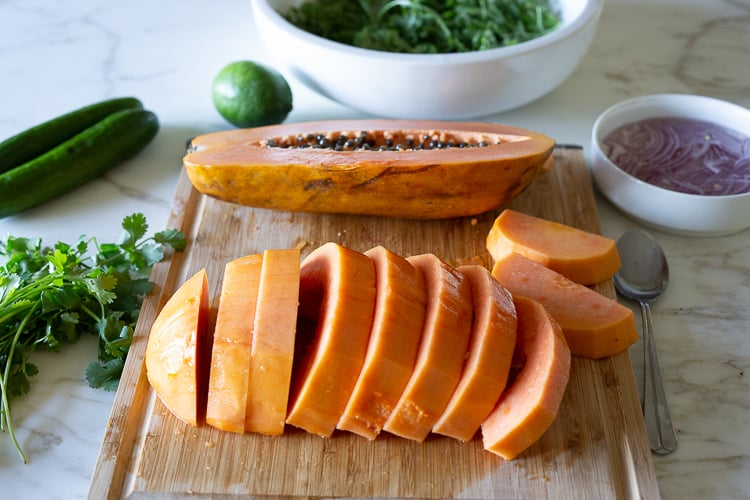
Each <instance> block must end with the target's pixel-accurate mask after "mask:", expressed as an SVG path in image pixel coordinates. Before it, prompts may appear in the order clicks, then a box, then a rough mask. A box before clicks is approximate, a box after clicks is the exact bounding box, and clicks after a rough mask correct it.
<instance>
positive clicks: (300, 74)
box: [251, 0, 604, 120]
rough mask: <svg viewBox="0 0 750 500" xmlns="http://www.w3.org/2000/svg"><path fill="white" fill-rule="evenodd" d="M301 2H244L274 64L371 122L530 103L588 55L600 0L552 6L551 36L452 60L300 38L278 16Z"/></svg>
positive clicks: (562, 0)
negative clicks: (555, 9)
mask: <svg viewBox="0 0 750 500" xmlns="http://www.w3.org/2000/svg"><path fill="white" fill-rule="evenodd" d="M300 3H301V0H251V5H252V8H253V17H254V19H255V22H256V26H257V30H258V33H259V35H260V38H261V40H262V41H263V42H264V44H265V46H266V48H267V49H268V50H269V51H270V52H271V54H272V55H273V56H274V57H275V60H276V61H277V62H278V64H279V65H280V66H281V67H283V68H284V69H286V71H288V72H289V73H290V74H291V75H293V76H294V77H296V78H297V79H298V80H300V81H301V82H303V83H304V84H306V85H307V86H308V87H310V88H312V89H314V90H315V91H317V92H319V93H320V94H323V95H325V96H327V97H329V98H330V99H333V100H335V101H338V102H340V103H343V104H346V105H348V106H350V107H352V108H354V109H358V110H360V111H364V112H367V113H371V114H374V115H378V116H386V117H391V118H407V119H441V120H459V119H465V118H471V117H478V116H485V115H489V114H493V113H498V112H501V111H505V110H508V109H512V108H516V107H518V106H521V105H524V104H526V103H529V102H531V101H533V100H535V99H538V98H540V97H542V96H543V95H545V94H547V93H549V92H550V91H552V90H553V89H555V88H556V87H558V86H559V85H560V84H561V83H562V82H563V81H565V80H566V79H567V78H568V77H569V76H570V75H571V73H572V72H573V70H574V69H575V68H576V67H577V66H578V64H579V63H580V62H581V60H582V59H583V56H584V55H585V54H586V52H587V51H588V48H589V46H590V44H591V40H592V38H593V37H594V33H595V31H596V26H597V24H598V21H599V17H600V14H601V11H602V8H603V6H604V0H558V2H557V3H558V5H559V11H560V13H561V17H562V21H561V24H560V26H558V27H557V28H556V29H555V30H554V31H552V32H550V33H548V34H546V35H544V36H541V37H539V38H536V39H533V40H529V41H527V42H523V43H520V44H518V45H514V46H509V47H501V48H497V49H491V50H486V51H477V52H467V53H456V54H397V53H391V52H382V51H375V50H368V49H361V48H358V47H352V46H349V45H345V44H342V43H337V42H333V41H330V40H326V39H324V38H322V37H319V36H315V35H312V34H310V33H307V32H305V31H303V30H301V29H299V28H297V27H295V26H294V25H292V24H291V23H289V22H288V21H286V20H285V19H284V18H283V17H282V16H281V15H280V14H279V12H284V11H286V9H288V8H289V7H290V6H292V5H298V4H300Z"/></svg>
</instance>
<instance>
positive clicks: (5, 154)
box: [0, 97, 143, 173]
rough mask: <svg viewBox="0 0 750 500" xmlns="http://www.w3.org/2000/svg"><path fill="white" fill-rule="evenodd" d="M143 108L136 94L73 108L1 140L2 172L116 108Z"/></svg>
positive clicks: (107, 114) (0, 168) (0, 171)
mask: <svg viewBox="0 0 750 500" xmlns="http://www.w3.org/2000/svg"><path fill="white" fill-rule="evenodd" d="M140 108H143V104H142V103H141V101H139V100H138V99H136V98H135V97H118V98H115V99H109V100H106V101H101V102H97V103H95V104H91V105H89V106H85V107H83V108H80V109H77V110H75V111H71V112H70V113H66V114H64V115H62V116H58V117H57V118H53V119H52V120H49V121H46V122H44V123H40V124H39V125H36V126H34V127H31V128H30V129H28V130H25V131H23V132H21V133H19V134H17V135H14V136H13V137H9V138H8V139H6V140H4V141H3V142H0V173H3V172H7V171H8V170H10V169H12V168H14V167H17V166H19V165H21V164H23V163H26V162H27V161H29V160H33V159H34V158H36V157H37V156H39V155H41V154H43V153H46V152H47V151H49V150H50V149H52V148H54V147H55V146H57V145H58V144H60V143H62V142H64V141H67V140H68V139H70V138H71V137H73V136H74V135H76V134H78V133H80V132H83V131H84V130H85V129H87V128H89V127H90V126H92V125H94V124H95V123H97V122H98V121H100V120H103V119H104V118H106V117H107V116H109V115H111V114H112V113H114V112H116V111H121V110H123V109H140Z"/></svg>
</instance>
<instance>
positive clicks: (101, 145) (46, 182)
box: [0, 97, 159, 218]
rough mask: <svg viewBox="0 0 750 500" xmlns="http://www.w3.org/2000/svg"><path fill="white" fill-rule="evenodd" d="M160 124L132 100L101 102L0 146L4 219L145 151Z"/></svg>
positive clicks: (0, 213)
mask: <svg viewBox="0 0 750 500" xmlns="http://www.w3.org/2000/svg"><path fill="white" fill-rule="evenodd" d="M158 130H159V121H158V119H157V117H156V115H155V114H154V113H153V112H151V111H148V110H145V109H143V104H142V103H141V101H139V100H138V99H136V98H134V97H120V98H116V99H109V100H106V101H102V102H98V103H95V104H92V105H89V106H86V107H83V108H80V109H78V110H75V111H72V112H70V113H67V114H65V115H62V116H59V117H57V118H54V119H52V120H50V121H48V122H45V123H42V124H39V125H37V126H35V127H32V128H30V129H28V130H26V131H24V132H21V133H20V134H18V135H15V136H13V137H11V138H9V139H7V140H5V141H3V142H1V143H0V218H2V217H7V216H10V215H14V214H17V213H20V212H22V211H24V210H27V209H29V208H32V207H35V206H37V205H40V204H42V203H44V202H46V201H48V200H51V199H53V198H56V197H58V196H60V195H62V194H64V193H66V192H68V191H71V190H72V189H73V188H76V187H78V186H80V185H81V184H84V183H85V182H87V181H89V180H91V179H93V178H95V177H97V176H99V175H101V174H102V173H104V172H106V171H107V170H109V169H111V168H112V167H114V166H115V165H117V164H119V163H121V162H123V161H125V160H127V159H128V158H130V157H132V156H134V155H135V154H136V153H138V152H139V151H140V150H142V149H143V148H144V147H145V146H146V145H147V144H148V143H149V142H151V140H152V139H153V138H154V136H156V133H157V132H158Z"/></svg>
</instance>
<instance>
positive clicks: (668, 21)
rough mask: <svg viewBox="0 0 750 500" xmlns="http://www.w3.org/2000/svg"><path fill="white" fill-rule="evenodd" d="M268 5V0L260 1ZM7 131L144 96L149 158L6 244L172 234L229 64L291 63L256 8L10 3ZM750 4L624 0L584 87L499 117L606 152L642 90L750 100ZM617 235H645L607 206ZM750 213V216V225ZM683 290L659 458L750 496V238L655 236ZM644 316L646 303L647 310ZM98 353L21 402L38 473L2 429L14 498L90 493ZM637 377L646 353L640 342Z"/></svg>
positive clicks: (0, 442)
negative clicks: (127, 225) (218, 78)
mask: <svg viewBox="0 0 750 500" xmlns="http://www.w3.org/2000/svg"><path fill="white" fill-rule="evenodd" d="M251 1H253V0H251ZM0 33H1V34H0V67H2V68H3V78H2V79H1V80H0V90H1V91H2V92H0V95H2V106H0V137H7V136H10V135H12V134H14V133H16V132H18V131H20V130H23V129H24V128H27V127H29V126H31V125H34V124H36V123H39V122H41V121H44V120H46V119H48V118H51V117H53V116H56V115H58V114H61V113H64V112H66V111H70V110H71V109H74V108H76V107H79V106H81V105H84V104H88V103H90V102H94V101H97V100H100V99H104V98H107V97H114V96H120V95H134V96H137V97H139V98H141V99H142V100H143V101H144V103H145V105H146V107H148V108H150V109H153V110H154V111H155V112H156V113H157V115H158V116H159V118H160V121H161V125H162V127H161V130H160V132H159V135H158V136H157V140H156V141H154V142H153V143H152V144H151V145H150V146H149V148H148V149H147V150H146V151H144V153H143V154H142V155H140V156H139V157H138V158H137V159H136V160H133V161H130V162H127V164H125V165H123V166H122V167H119V168H117V169H115V170H113V171H111V172H110V173H108V174H107V175H106V176H104V177H103V178H101V179H99V180H97V181H95V182H92V183H90V184H88V185H86V186H83V187H81V188H80V189H78V190H76V191H75V192H74V193H72V194H71V195H69V196H66V197H65V198H62V199H59V200H56V201H53V202H51V203H48V204H46V205H44V206H43V207H39V208H38V209H34V210H30V211H28V212H27V213H24V214H22V215H19V216H16V217H11V218H7V219H0V235H2V236H5V235H8V234H13V235H18V236H21V235H23V236H42V237H43V238H44V239H45V241H46V242H49V243H51V242H53V241H56V240H65V241H70V240H73V239H75V238H76V237H77V236H78V235H80V234H88V235H93V236H96V237H97V238H100V240H101V241H107V240H109V239H112V238H116V237H117V235H118V234H119V224H120V221H121V219H122V217H123V216H125V215H127V214H129V213H132V212H135V211H140V212H143V213H144V214H145V215H146V216H147V218H148V220H149V222H150V224H151V227H152V228H154V229H159V228H162V227H164V226H165V224H166V219H167V216H168V212H169V206H170V200H171V199H172V196H173V194H174V190H175V186H176V179H177V175H178V173H179V171H180V159H181V156H182V153H183V152H184V146H185V141H186V140H187V139H188V138H190V137H192V136H193V135H195V134H197V133H201V132H207V131H211V130H216V129H220V128H225V127H226V125H225V123H224V122H223V121H222V119H221V117H220V116H219V115H218V114H217V113H216V111H215V110H214V109H213V106H212V104H211V100H210V83H211V80H212V79H213V76H214V75H215V74H216V72H217V71H218V70H219V69H220V68H221V67H222V66H223V65H224V64H226V63H228V62H230V61H232V60H237V59H248V58H249V59H255V60H258V61H261V62H267V63H270V64H273V61H272V60H270V59H269V55H268V54H267V53H266V52H265V51H264V50H263V49H262V48H261V46H260V45H259V43H258V41H257V39H256V37H255V34H254V32H253V28H252V24H251V19H250V8H249V2H247V1H246V0H225V1H223V2H209V1H207V0H183V1H180V2H178V1H176V0H163V1H160V2H151V1H148V0H132V1H130V2H126V3H112V2H107V1H105V0H70V1H67V2H57V3H56V2H48V1H44V0H0ZM748 47H750V2H749V1H747V0H652V1H644V0H608V1H607V2H606V6H605V9H604V12H603V15H602V19H601V23H600V27H599V31H598V33H597V35H596V38H595V40H594V44H593V46H592V48H591V50H590V52H589V53H588V54H587V56H586V58H585V60H584V61H583V62H582V64H581V65H580V66H579V67H578V69H577V70H576V72H575V73H574V74H573V75H572V76H571V78H570V79H569V80H568V81H566V82H565V83H564V84H563V85H562V86H561V87H559V88H558V89H557V90H555V91H554V92H552V93H551V94H549V95H548V96H546V97H544V98H542V99H540V100H538V101H536V102H533V103H531V104H529V105H527V106H524V107H523V108H519V109H516V110H511V111H508V112H506V113H503V114H500V115H497V116H492V117H486V118H485V119H486V120H489V121H497V122H503V123H508V124H513V125H517V126H521V127H527V128H531V129H536V130H539V131H541V132H544V133H547V134H549V135H551V136H553V137H555V138H556V139H557V141H558V142H560V143H576V144H582V145H583V146H584V147H585V148H588V144H589V141H590V133H591V125H592V123H593V121H594V120H595V118H596V116H597V115H598V113H600V112H601V111H602V110H603V109H604V108H606V107H608V106H609V105H611V104H613V103H615V102H617V101H619V100H622V99H624V98H627V97H632V96H636V95H641V94H647V93H657V92H688V93H697V94H703V95H708V96H712V97H718V98H721V99H726V100H729V101H731V102H734V103H737V104H740V105H743V106H750V52H749V51H748ZM290 83H291V84H292V89H293V92H294V95H295V103H294V111H293V112H292V114H291V115H290V117H289V121H303V120H310V119H327V118H352V117H357V116H359V115H358V114H357V113H356V112H355V111H352V110H350V109H347V108H345V107H343V106H340V105H338V104H334V103H332V102H330V101H328V100H327V99H325V98H322V97H320V96H317V95H315V94H313V93H312V92H310V91H309V90H307V89H305V88H304V87H302V86H301V85H300V84H299V83H298V82H296V81H293V80H291V81H290ZM598 206H599V210H600V219H601V226H602V232H603V233H604V234H605V235H607V236H610V237H613V238H614V237H617V236H619V234H621V233H622V232H623V231H624V230H625V229H627V228H629V227H633V226H636V225H637V224H636V223H634V222H633V221H631V220H629V219H627V218H625V217H624V216H623V215H622V214H620V213H619V212H618V211H617V210H616V209H615V208H613V207H612V206H611V205H610V204H608V203H607V202H606V201H604V200H603V199H601V198H599V199H598ZM748 216H749V217H750V214H749V215H748ZM654 234H655V236H657V238H658V239H659V241H660V243H661V244H662V245H663V246H664V248H665V251H666V253H667V256H668V258H669V263H670V271H671V282H670V286H669V288H668V290H667V292H666V294H665V295H664V296H663V297H662V298H661V299H660V300H659V301H658V302H656V303H655V304H654V307H653V312H654V323H655V328H656V334H657V344H658V349H659V357H660V361H661V365H662V371H663V376H664V381H665V384H666V392H667V397H668V399H669V403H670V406H671V411H672V418H673V421H674V424H675V427H676V428H677V430H678V439H679V443H680V444H679V449H678V450H677V451H676V452H675V453H674V454H672V455H669V456H666V457H654V464H655V467H656V471H657V475H658V479H659V487H660V491H661V494H662V496H663V497H664V498H667V499H684V498H695V499H703V498H712V499H713V498H717V499H725V498H726V499H735V498H750V416H749V415H750V383H749V382H748V378H749V376H748V364H750V307H749V306H750V231H745V232H743V233H740V234H736V235H732V236H727V237H722V238H713V239H687V238H681V237H677V236H673V235H669V234H664V233H659V232H654ZM630 305H631V306H633V304H630ZM95 353H96V339H95V338H85V339H82V341H81V342H80V343H78V344H76V345H74V346H70V347H67V348H65V351H64V353H63V354H61V355H57V354H41V355H39V356H37V357H36V358H35V361H36V362H37V364H38V365H39V366H40V374H39V375H38V376H37V377H35V379H34V380H33V383H32V389H31V393H30V394H28V395H26V396H24V397H23V398H21V399H18V400H16V401H14V404H13V418H14V422H15V424H16V432H17V435H18V438H19V440H20V442H21V444H22V445H23V447H24V449H25V451H26V453H27V454H28V457H29V461H30V463H29V464H28V465H23V464H21V463H20V461H19V459H18V456H17V455H16V453H15V450H14V449H13V448H12V446H11V444H10V443H9V440H8V439H6V438H7V436H6V435H0V485H1V486H0V499H5V498H8V499H11V498H13V499H15V498H24V499H49V498H61V499H74V498H85V497H86V495H87V492H88V485H89V481H90V478H91V473H92V471H93V467H94V464H95V462H96V459H97V454H98V452H99V447H100V445H101V439H102V436H103V435H104V430H105V427H106V424H107V417H108V415H109V411H110V408H111V405H112V401H113V394H112V393H107V392H104V391H101V390H93V389H90V388H88V387H87V385H86V383H85V381H84V378H83V371H84V370H85V367H86V365H87V364H88V362H89V361H90V360H91V359H93V357H94V356H95ZM631 356H632V359H633V368H634V373H635V376H636V380H638V379H639V376H640V373H641V370H642V363H641V345H640V343H638V344H636V345H635V346H633V347H632V348H631Z"/></svg>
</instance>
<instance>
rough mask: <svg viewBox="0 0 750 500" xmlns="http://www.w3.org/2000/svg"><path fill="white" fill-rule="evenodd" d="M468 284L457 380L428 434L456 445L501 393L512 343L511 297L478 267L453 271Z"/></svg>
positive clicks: (513, 311)
mask: <svg viewBox="0 0 750 500" xmlns="http://www.w3.org/2000/svg"><path fill="white" fill-rule="evenodd" d="M458 272H460V273H461V274H462V275H463V276H464V277H466V279H468V281H469V284H470V285H471V296H472V303H473V307H474V320H473V326H472V333H471V339H470V341H469V348H468V352H467V356H466V361H465V362H464V368H463V372H462V374H461V379H460V380H459V382H458V386H457V387H456V390H455V391H454V392H453V395H452V396H451V399H450V401H449V402H448V406H447V407H446V408H445V411H444V412H443V414H442V415H441V416H440V418H439V419H438V420H437V422H435V426H434V427H433V428H432V431H433V432H435V433H436V434H442V435H444V436H449V437H452V438H455V439H458V440H461V441H469V440H471V439H472V438H473V437H474V434H476V432H477V430H479V426H480V424H481V423H482V421H483V420H484V419H485V418H487V415H489V413H490V411H492V408H493V407H494V406H495V403H497V399H498V398H499V397H500V394H502V392H503V389H505V384H506V382H507V380H508V374H509V373H510V364H511V360H512V359H513V349H514V348H515V345H516V323H517V318H516V308H515V305H514V304H513V297H512V296H511V294H510V292H509V291H508V290H506V289H505V288H504V287H503V286H502V285H500V283H498V282H497V280H495V278H493V277H492V275H491V274H490V271H489V270H487V269H486V268H485V267H483V266H479V265H464V266H460V267H458Z"/></svg>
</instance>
